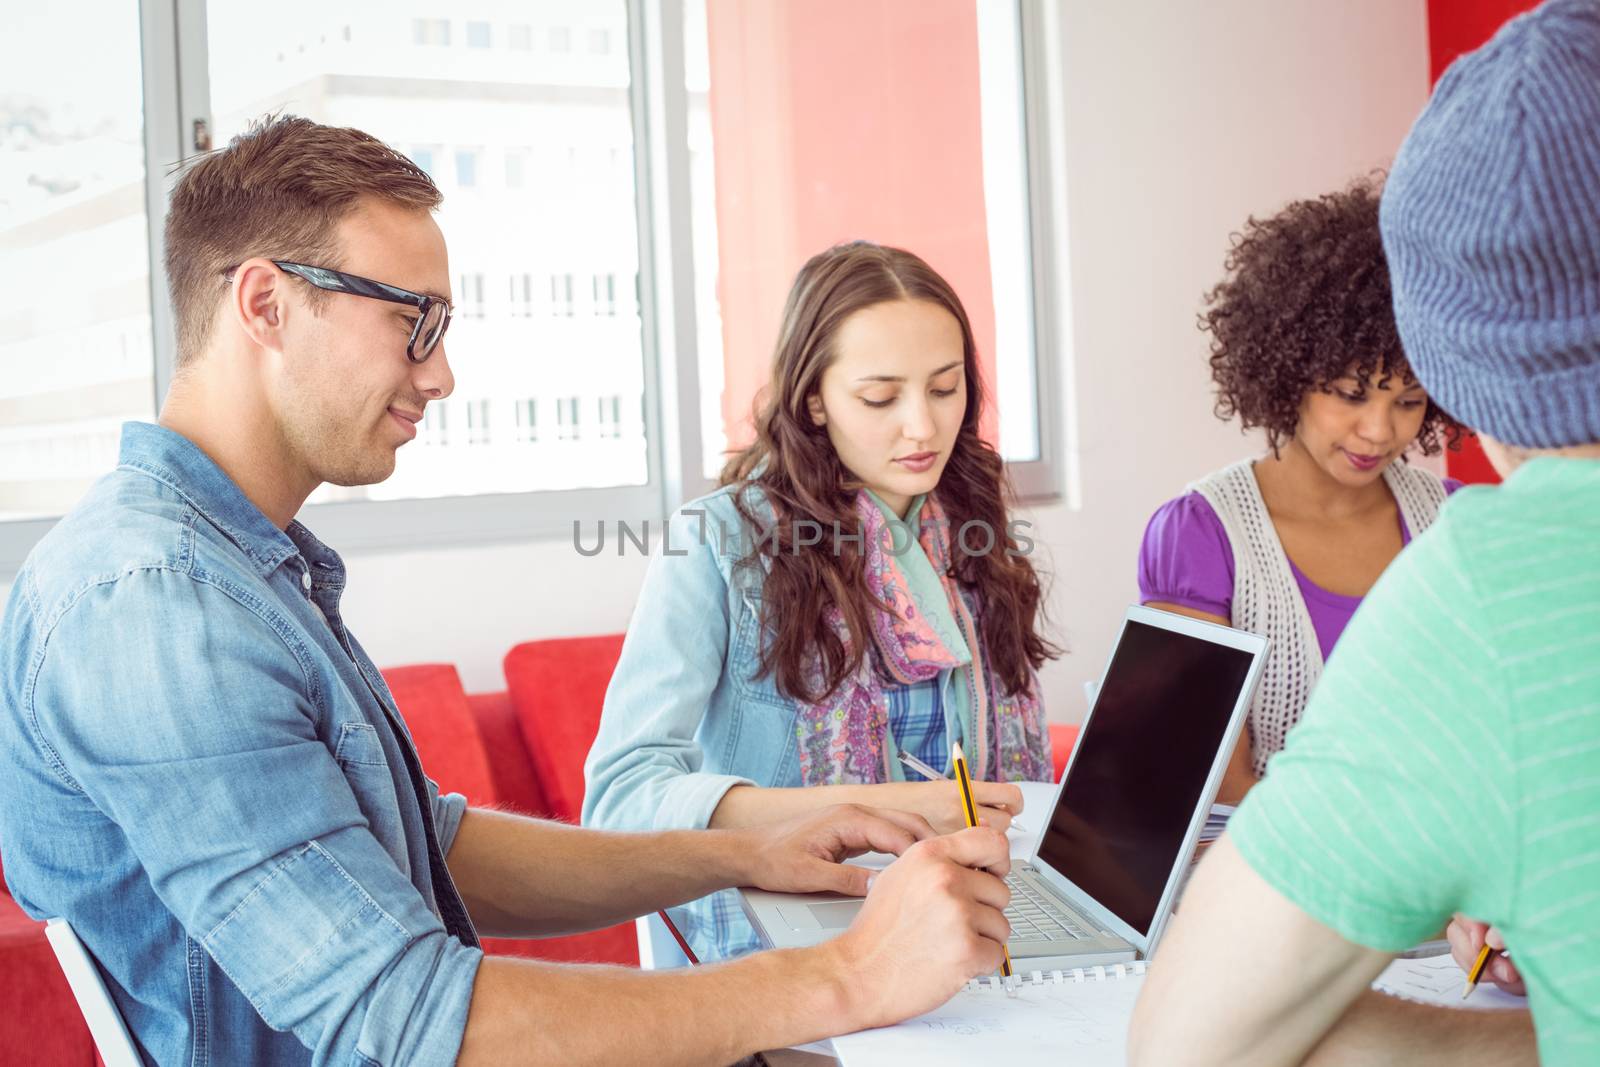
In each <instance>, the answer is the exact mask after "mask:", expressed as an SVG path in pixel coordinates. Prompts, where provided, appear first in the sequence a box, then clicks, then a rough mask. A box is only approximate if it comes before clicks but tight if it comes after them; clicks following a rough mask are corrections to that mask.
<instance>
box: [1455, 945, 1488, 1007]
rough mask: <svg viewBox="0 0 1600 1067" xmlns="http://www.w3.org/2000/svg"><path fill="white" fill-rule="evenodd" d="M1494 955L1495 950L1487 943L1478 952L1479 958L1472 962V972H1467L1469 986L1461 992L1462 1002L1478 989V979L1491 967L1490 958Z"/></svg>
mask: <svg viewBox="0 0 1600 1067" xmlns="http://www.w3.org/2000/svg"><path fill="white" fill-rule="evenodd" d="M1492 955H1494V949H1492V948H1490V947H1489V943H1488V942H1487V941H1486V942H1484V945H1483V947H1482V948H1481V949H1479V950H1478V958H1477V959H1475V960H1473V961H1472V970H1470V971H1468V972H1467V984H1466V987H1465V988H1464V989H1462V990H1461V999H1462V1000H1466V999H1467V998H1468V997H1470V996H1472V991H1473V990H1474V989H1476V988H1478V979H1480V978H1482V977H1483V969H1484V968H1485V967H1487V966H1489V957H1490V956H1492Z"/></svg>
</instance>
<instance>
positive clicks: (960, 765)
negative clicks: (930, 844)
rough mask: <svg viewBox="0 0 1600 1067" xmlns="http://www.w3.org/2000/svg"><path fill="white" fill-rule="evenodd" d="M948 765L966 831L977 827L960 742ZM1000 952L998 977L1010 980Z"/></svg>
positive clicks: (1007, 959) (1002, 948)
mask: <svg viewBox="0 0 1600 1067" xmlns="http://www.w3.org/2000/svg"><path fill="white" fill-rule="evenodd" d="M950 765H951V766H952V767H954V768H955V769H956V783H957V784H958V785H960V786H961V810H962V811H963V812H964V813H965V814H966V816H967V827H968V829H971V828H972V827H974V826H977V825H978V809H977V806H976V805H974V804H973V803H972V779H971V777H969V776H968V774H967V754H966V753H965V752H962V751H961V742H960V741H957V742H956V743H955V744H953V745H951V746H950ZM1000 951H1001V952H1002V953H1003V954H1004V956H1005V959H1003V960H1002V961H1001V963H1000V977H1002V978H1010V977H1011V950H1010V949H1008V948H1006V946H1005V944H1004V943H1002V944H1001V945H1000Z"/></svg>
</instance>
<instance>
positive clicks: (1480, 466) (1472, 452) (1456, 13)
mask: <svg viewBox="0 0 1600 1067" xmlns="http://www.w3.org/2000/svg"><path fill="white" fill-rule="evenodd" d="M1535 6H1537V0H1428V66H1429V70H1430V72H1431V74H1432V77H1433V80H1434V81H1438V80H1439V75H1441V74H1443V73H1444V72H1445V68H1446V67H1448V66H1450V64H1451V63H1452V62H1454V61H1455V58H1456V57H1457V56H1459V55H1461V54H1462V53H1463V52H1470V51H1472V50H1473V49H1474V48H1477V47H1478V46H1479V45H1481V44H1483V43H1484V42H1485V41H1487V40H1488V39H1489V38H1490V37H1493V36H1494V32H1495V31H1496V30H1498V29H1499V28H1500V27H1501V25H1502V24H1503V23H1504V22H1505V21H1506V20H1507V19H1509V18H1511V17H1512V16H1514V15H1520V14H1522V13H1523V12H1524V11H1527V10H1529V9H1531V8H1533V7H1535ZM1445 464H1446V466H1447V467H1448V468H1449V471H1450V476H1451V477H1453V478H1460V479H1461V480H1462V481H1464V482H1498V481H1499V480H1500V476H1499V475H1498V474H1496V473H1495V471H1494V468H1493V467H1492V466H1490V465H1489V460H1488V457H1486V456H1485V455H1484V454H1483V449H1482V448H1480V447H1479V446H1478V439H1477V438H1476V437H1473V438H1470V439H1468V440H1466V441H1464V442H1463V443H1462V448H1461V451H1460V452H1450V453H1446V456H1445Z"/></svg>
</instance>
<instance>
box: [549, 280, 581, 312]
mask: <svg viewBox="0 0 1600 1067" xmlns="http://www.w3.org/2000/svg"><path fill="white" fill-rule="evenodd" d="M572 283H573V276H572V275H571V274H552V275H550V314H552V315H565V316H567V317H568V318H571V317H572V316H573V315H576V314H577V313H578V305H577V302H576V301H575V300H574V299H573V292H572Z"/></svg>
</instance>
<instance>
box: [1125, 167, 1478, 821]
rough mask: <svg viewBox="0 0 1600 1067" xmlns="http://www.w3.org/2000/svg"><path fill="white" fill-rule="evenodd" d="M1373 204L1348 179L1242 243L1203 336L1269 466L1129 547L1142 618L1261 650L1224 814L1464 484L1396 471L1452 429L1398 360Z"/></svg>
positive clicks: (1370, 188) (1212, 489) (1221, 483)
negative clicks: (1196, 628) (1186, 623)
mask: <svg viewBox="0 0 1600 1067" xmlns="http://www.w3.org/2000/svg"><path fill="white" fill-rule="evenodd" d="M1378 196H1379V187H1378V185H1377V184H1376V183H1374V182H1358V183H1356V184H1354V185H1352V186H1351V187H1350V188H1348V189H1346V190H1344V191H1342V192H1337V193H1330V194H1328V195H1326V196H1322V197H1319V198H1318V199H1315V200H1302V201H1299V202H1296V203H1292V204H1290V205H1289V206H1288V207H1286V208H1285V209H1284V210H1283V211H1281V212H1279V213H1278V214H1277V215H1275V216H1273V217H1272V218H1270V219H1266V220H1264V221H1262V220H1257V219H1254V218H1252V219H1250V220H1249V222H1247V223H1246V225H1245V230H1244V233H1243V234H1242V235H1237V236H1236V237H1235V240H1234V246H1233V250H1232V252H1231V253H1230V254H1229V256H1228V259H1227V264H1226V269H1227V271H1228V275H1227V277H1226V278H1225V279H1224V280H1223V282H1222V283H1221V284H1220V285H1218V286H1217V287H1216V288H1215V289H1213V290H1212V291H1211V292H1210V293H1209V294H1207V297H1206V303H1207V308H1206V311H1205V312H1204V314H1202V316H1201V318H1200V327H1201V329H1203V330H1206V331H1208V332H1209V333H1210V334H1211V375H1212V379H1213V380H1214V381H1215V382H1216V386H1217V414H1218V416H1219V417H1221V418H1231V417H1234V416H1237V417H1238V419H1239V421H1240V422H1241V423H1242V424H1243V426H1244V428H1245V429H1252V428H1258V427H1259V428H1260V429H1262V430H1264V431H1265V433H1266V438H1267V445H1268V447H1269V449H1270V452H1269V454H1267V455H1265V456H1262V457H1260V458H1257V459H1250V460H1245V461H1243V462H1240V463H1236V464H1234V465H1232V466H1230V467H1227V468H1224V469H1223V470H1220V471H1217V472H1216V473H1214V474H1211V475H1209V476H1208V477H1206V478H1203V479H1201V480H1200V481H1199V482H1197V483H1196V484H1194V485H1193V486H1191V487H1190V489H1189V491H1188V492H1187V493H1185V494H1184V495H1183V496H1180V497H1178V498H1176V499H1174V500H1170V501H1168V502H1167V503H1166V504H1163V505H1162V506H1161V508H1160V509H1159V510H1158V511H1157V512H1156V513H1155V516H1154V517H1153V518H1152V519H1151V520H1150V524H1149V526H1148V527H1147V528H1146V530H1145V534H1144V543H1143V545H1142V546H1141V548H1140V550H1139V592H1140V599H1141V600H1142V601H1143V602H1144V603H1145V604H1147V605H1149V606H1151V607H1156V608H1163V609H1165V610H1167V611H1174V612H1178V613H1180V614H1183V615H1189V616H1193V617H1195V618H1199V619H1206V620H1209V621H1212V622H1219V623H1222V624H1224V625H1229V626H1236V627H1238V628H1240V629H1243V630H1250V631H1253V632H1255V633H1261V634H1264V635H1265V636H1267V637H1268V638H1270V639H1271V641H1272V650H1271V652H1270V653H1269V655H1268V660H1267V665H1266V668H1265V670H1264V672H1263V674H1262V679H1261V684H1260V687H1259V688H1258V689H1257V691H1256V696H1255V701H1254V703H1253V704H1252V706H1251V708H1250V717H1249V719H1248V720H1247V727H1248V728H1247V730H1246V735H1245V736H1244V737H1243V738H1242V739H1241V740H1240V744H1239V748H1238V750H1237V751H1236V752H1235V753H1234V757H1233V761H1232V763H1231V764H1230V765H1229V768H1228V771H1227V774H1226V776H1225V777H1224V779H1223V783H1222V788H1221V790H1220V792H1219V794H1218V799H1219V800H1222V801H1225V802H1229V803H1234V802H1237V801H1238V800H1239V799H1240V798H1241V797H1242V796H1243V795H1244V794H1245V793H1246V792H1247V791H1248V790H1249V789H1250V787H1251V786H1252V785H1254V784H1255V783H1256V782H1257V781H1259V780H1260V777H1261V775H1262V774H1263V773H1265V771H1266V767H1267V760H1268V758H1269V757H1271V756H1272V754H1273V753H1275V752H1277V751H1278V750H1279V749H1280V748H1282V747H1283V741H1284V736H1285V735H1286V734H1287V733H1288V731H1289V729H1290V727H1292V726H1293V725H1294V724H1295V723H1296V722H1298V721H1299V719H1300V713H1301V711H1302V710H1303V709H1304V708H1305V704H1306V700H1307V698H1308V697H1309V696H1310V694H1311V690H1312V688H1313V686H1315V684H1316V682H1317V679H1318V677H1319V676H1320V675H1321V673H1322V667H1323V663H1324V661H1325V660H1326V659H1327V656H1328V654H1329V653H1330V652H1331V651H1332V650H1333V647H1334V643H1335V642H1337V641H1338V639H1339V635H1340V634H1341V633H1343V632H1344V627H1345V624H1346V623H1347V622H1349V620H1350V617H1351V615H1353V614H1354V613H1355V610H1356V607H1357V606H1358V605H1359V604H1360V603H1361V599H1362V597H1364V596H1365V595H1366V593H1367V591H1368V590H1369V589H1371V588H1372V585H1373V583H1374V582H1375V581H1377V579H1378V576H1379V575H1380V574H1382V573H1383V570H1384V568H1385V567H1387V566H1388V565H1389V563H1390V562H1391V561H1392V560H1393V559H1394V558H1395V556H1397V555H1398V554H1399V553H1400V550H1401V549H1402V548H1403V547H1404V546H1405V545H1406V544H1407V543H1408V542H1409V541H1410V540H1411V538H1412V537H1413V536H1415V535H1416V534H1419V533H1421V532H1422V531H1423V530H1424V529H1425V528H1426V527H1427V526H1429V525H1430V524H1432V522H1433V521H1434V519H1435V518H1436V517H1437V516H1438V513H1439V507H1440V505H1441V504H1443V503H1444V500H1445V498H1446V496H1448V495H1449V494H1450V493H1451V492H1453V491H1454V490H1455V489H1456V488H1458V487H1459V484H1460V483H1458V482H1453V481H1450V480H1441V479H1440V478H1438V477H1436V476H1435V475H1433V474H1431V473H1429V472H1427V471H1424V470H1421V469H1419V468H1417V467H1413V466H1410V465H1409V464H1407V463H1406V462H1405V460H1404V456H1405V453H1406V452H1407V451H1408V450H1409V449H1411V448H1412V447H1413V446H1415V447H1417V448H1419V449H1420V450H1421V451H1422V452H1423V453H1424V454H1426V455H1433V454H1436V453H1438V452H1439V450H1440V448H1441V446H1442V444H1443V443H1444V442H1445V441H1446V440H1448V441H1450V442H1451V443H1454V439H1455V436H1456V434H1457V432H1458V431H1457V427H1456V425H1455V423H1454V422H1452V421H1451V419H1450V418H1449V416H1447V415H1446V414H1445V413H1444V412H1443V411H1441V410H1440V409H1439V408H1438V407H1437V406H1436V405H1435V404H1434V403H1433V401H1431V400H1430V399H1429V398H1428V396H1427V394H1426V393H1425V392H1424V391H1423V388H1422V386H1421V385H1420V384H1419V383H1418V382H1417V380H1416V377H1415V376H1414V375H1413V374H1412V372H1411V366H1410V364H1408V363H1407V362H1406V357H1405V353H1404V352H1403V351H1401V347H1400V338H1399V334H1398V333H1397V331H1396V329H1395V320H1394V311H1393V308H1392V306H1391V303H1390V295H1389V268H1388V265H1387V263H1386V262H1385V260H1384V256H1383V245H1382V242H1381V240H1380V238H1379V233H1378Z"/></svg>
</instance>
